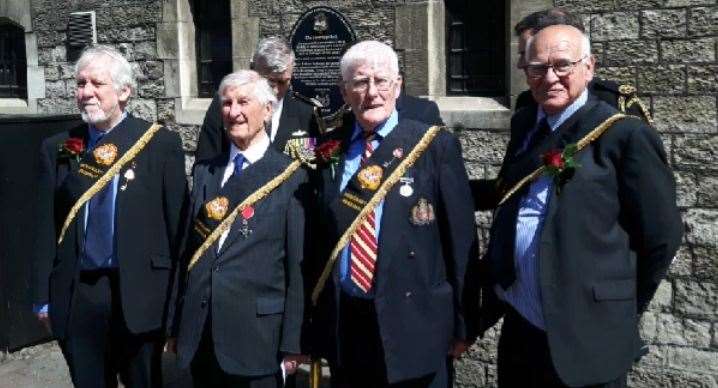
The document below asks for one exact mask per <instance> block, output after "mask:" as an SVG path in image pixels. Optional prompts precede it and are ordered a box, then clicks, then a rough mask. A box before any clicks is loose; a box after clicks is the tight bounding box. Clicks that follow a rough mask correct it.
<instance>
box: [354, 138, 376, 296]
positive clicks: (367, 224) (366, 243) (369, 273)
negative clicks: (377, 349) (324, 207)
mask: <svg viewBox="0 0 718 388" xmlns="http://www.w3.org/2000/svg"><path fill="white" fill-rule="evenodd" d="M372 138H373V136H369V137H367V138H366V141H365V143H364V153H363V154H362V158H361V167H364V166H365V165H366V163H367V161H368V160H369V157H370V156H371V154H372V152H374V147H373V146H372V144H371V140H372ZM375 226H376V219H375V214H374V210H372V211H371V212H370V213H369V214H368V215H367V217H366V219H365V220H364V222H362V223H361V225H359V227H358V228H357V230H356V231H355V232H354V234H353V235H352V239H351V242H350V243H349V245H350V248H351V249H350V250H351V259H350V262H351V279H352V282H353V283H354V284H355V285H356V286H357V287H359V289H361V290H362V291H364V292H369V291H370V290H371V287H372V284H373V280H374V268H375V266H376V253H377V240H376V228H375Z"/></svg>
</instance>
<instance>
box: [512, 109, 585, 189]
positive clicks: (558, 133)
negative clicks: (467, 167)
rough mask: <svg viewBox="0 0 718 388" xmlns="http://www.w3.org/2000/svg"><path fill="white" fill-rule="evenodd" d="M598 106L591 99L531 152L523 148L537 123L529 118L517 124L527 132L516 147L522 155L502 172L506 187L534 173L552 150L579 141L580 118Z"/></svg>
mask: <svg viewBox="0 0 718 388" xmlns="http://www.w3.org/2000/svg"><path fill="white" fill-rule="evenodd" d="M596 104H597V101H596V99H595V98H589V100H588V101H587V102H586V104H584V106H583V107H581V108H580V109H579V110H578V111H576V112H575V113H574V114H573V115H571V117H569V118H568V119H567V120H566V121H564V122H563V123H562V124H561V126H559V127H558V128H556V129H555V130H554V131H553V132H552V133H551V135H550V136H548V137H547V138H546V139H544V140H543V141H542V142H541V143H539V144H536V145H535V146H534V147H533V148H532V149H530V150H521V147H523V144H524V142H525V140H526V136H527V135H528V134H529V133H530V132H531V131H530V130H531V128H533V125H534V124H535V123H534V122H532V121H530V120H529V118H528V117H524V118H522V120H521V121H520V122H518V123H516V125H521V124H519V123H522V124H523V125H526V126H525V127H523V129H524V130H525V131H524V135H523V136H521V137H520V138H518V139H517V141H516V143H517V144H515V145H514V147H515V150H517V151H520V153H518V154H517V155H515V156H514V157H513V158H511V159H510V162H509V163H508V164H507V166H506V167H505V168H503V170H502V171H503V172H504V174H503V178H504V185H505V187H506V188H510V187H512V186H513V185H514V184H515V183H516V182H518V181H519V180H521V179H522V178H523V177H525V176H527V175H528V174H530V173H531V172H533V170H535V169H536V168H538V167H540V166H541V164H542V163H543V162H542V160H541V155H543V154H545V153H546V152H548V151H549V150H552V149H563V148H564V147H565V146H566V145H567V144H570V143H573V142H576V141H578V140H579V138H578V137H577V131H578V130H579V126H578V125H577V123H578V121H579V120H580V118H581V117H584V116H585V113H586V112H587V111H589V110H591V109H593V108H594V107H595V106H596ZM527 113H528V112H527ZM534 117H535V115H534ZM534 121H535V119H534ZM589 130H590V129H589ZM512 151H514V150H512Z"/></svg>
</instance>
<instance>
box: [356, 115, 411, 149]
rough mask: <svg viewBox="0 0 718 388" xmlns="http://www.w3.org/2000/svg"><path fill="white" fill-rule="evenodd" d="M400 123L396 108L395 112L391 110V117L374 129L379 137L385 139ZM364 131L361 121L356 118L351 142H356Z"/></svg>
mask: <svg viewBox="0 0 718 388" xmlns="http://www.w3.org/2000/svg"><path fill="white" fill-rule="evenodd" d="M397 124H399V114H398V113H397V112H396V109H394V111H393V112H391V115H389V118H388V119H386V120H385V121H384V122H383V123H381V124H379V125H377V126H376V128H375V129H374V133H375V134H376V135H378V137H379V138H381V139H383V138H385V137H387V136H389V134H390V133H391V131H393V130H394V127H396V126H397ZM363 132H364V130H363V129H362V127H361V126H360V125H359V122H358V121H356V120H354V132H353V133H352V138H351V143H353V142H355V141H356V140H357V139H358V138H359V137H360V136H361V135H362V133H363Z"/></svg>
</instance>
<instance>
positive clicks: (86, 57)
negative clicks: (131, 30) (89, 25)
mask: <svg viewBox="0 0 718 388" xmlns="http://www.w3.org/2000/svg"><path fill="white" fill-rule="evenodd" d="M99 57H105V58H108V59H109V60H110V68H109V69H108V70H109V72H110V78H112V86H113V88H114V89H115V91H117V92H120V91H121V90H122V89H123V88H125V87H128V88H130V90H133V91H134V90H136V89H137V81H136V80H135V76H134V74H133V73H132V66H131V65H130V63H129V62H127V59H125V57H124V56H122V53H120V52H119V51H117V50H116V49H115V48H113V47H110V46H105V45H95V46H90V47H88V48H86V49H85V50H84V51H83V52H82V54H81V55H80V58H79V59H78V60H77V62H76V63H75V78H77V76H78V75H79V73H80V71H81V70H82V69H84V68H85V67H87V66H88V65H89V64H90V63H92V62H93V61H95V60H96V59H97V58H99Z"/></svg>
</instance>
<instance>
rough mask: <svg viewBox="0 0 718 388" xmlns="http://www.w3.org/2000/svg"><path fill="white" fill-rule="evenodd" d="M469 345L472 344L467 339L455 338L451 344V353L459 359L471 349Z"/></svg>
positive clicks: (454, 357)
mask: <svg viewBox="0 0 718 388" xmlns="http://www.w3.org/2000/svg"><path fill="white" fill-rule="evenodd" d="M469 346H470V344H469V343H467V342H466V341H464V340H461V339H457V338H454V339H453V340H452V341H451V346H449V355H450V356H451V357H452V358H453V359H455V360H456V359H459V358H460V357H461V355H462V354H464V352H466V350H468V349H469Z"/></svg>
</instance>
